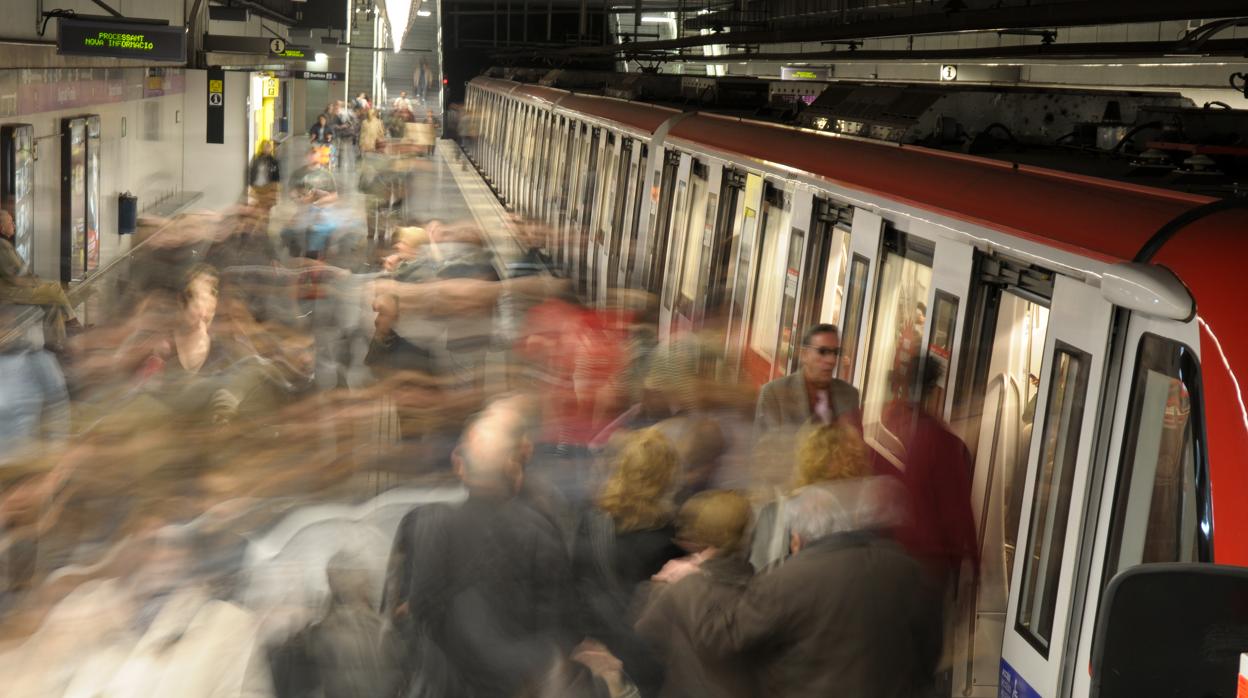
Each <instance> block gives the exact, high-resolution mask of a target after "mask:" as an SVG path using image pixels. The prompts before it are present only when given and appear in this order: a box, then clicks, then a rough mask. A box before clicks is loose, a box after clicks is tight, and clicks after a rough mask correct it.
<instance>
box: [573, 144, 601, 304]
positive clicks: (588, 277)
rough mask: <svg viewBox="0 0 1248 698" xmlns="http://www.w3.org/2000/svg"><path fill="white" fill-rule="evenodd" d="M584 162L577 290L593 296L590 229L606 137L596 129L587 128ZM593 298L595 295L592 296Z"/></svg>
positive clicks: (575, 229)
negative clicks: (603, 138)
mask: <svg viewBox="0 0 1248 698" xmlns="http://www.w3.org/2000/svg"><path fill="white" fill-rule="evenodd" d="M584 135H585V143H584V147H585V151H584V152H585V158H584V159H583V160H582V161H581V163H582V166H583V167H584V168H585V177H584V180H583V181H584V184H583V185H582V189H581V199H580V201H578V202H577V207H578V208H579V209H580V217H579V218H578V219H577V223H576V225H574V226H573V227H572V232H573V234H574V235H575V236H576V258H577V268H578V270H579V271H578V274H577V290H579V291H580V292H581V293H582V294H590V293H591V292H592V289H591V285H592V284H593V282H594V275H593V268H592V266H591V265H592V264H593V257H592V256H591V255H590V247H589V243H590V225H591V224H592V220H593V218H594V201H595V195H596V194H597V191H598V182H599V179H598V175H599V172H598V170H599V168H600V164H599V161H600V160H601V157H600V156H601V152H600V151H601V145H600V143H601V140H602V136H603V132H602V129H600V128H598V127H596V126H590V127H587V128H586V130H585V134H584ZM590 297H591V298H592V295H591V296H590Z"/></svg>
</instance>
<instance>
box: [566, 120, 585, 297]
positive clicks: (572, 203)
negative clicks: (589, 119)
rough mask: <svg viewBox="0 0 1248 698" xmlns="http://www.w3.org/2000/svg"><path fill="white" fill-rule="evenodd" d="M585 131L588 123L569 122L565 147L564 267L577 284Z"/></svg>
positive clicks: (580, 262)
mask: <svg viewBox="0 0 1248 698" xmlns="http://www.w3.org/2000/svg"><path fill="white" fill-rule="evenodd" d="M589 130H590V127H589V125H588V124H586V123H584V122H581V123H576V124H573V127H572V147H571V149H570V150H569V152H570V153H571V156H572V157H571V160H570V161H569V162H568V173H569V176H570V178H571V179H570V186H569V187H568V207H567V208H568V215H567V219H566V220H565V222H564V226H563V229H564V230H563V236H564V247H565V248H566V249H567V255H568V265H567V266H568V269H569V271H570V272H571V274H572V279H573V280H574V281H576V283H577V285H578V287H579V285H580V281H579V277H580V275H581V274H583V273H584V264H583V262H582V261H581V256H580V254H579V249H580V239H581V234H580V226H581V217H582V216H583V215H584V199H585V189H586V187H588V186H589V185H588V180H589V169H588V167H587V163H588V162H589Z"/></svg>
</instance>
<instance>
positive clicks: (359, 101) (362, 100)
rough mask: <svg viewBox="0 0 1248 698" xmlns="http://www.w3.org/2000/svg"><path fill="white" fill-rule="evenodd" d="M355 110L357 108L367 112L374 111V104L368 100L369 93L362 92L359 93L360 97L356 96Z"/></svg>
mask: <svg viewBox="0 0 1248 698" xmlns="http://www.w3.org/2000/svg"><path fill="white" fill-rule="evenodd" d="M355 108H356V109H363V110H365V111H371V110H372V108H373V104H372V102H370V101H369V100H368V93H367V92H361V93H359V94H358V95H356V96H355Z"/></svg>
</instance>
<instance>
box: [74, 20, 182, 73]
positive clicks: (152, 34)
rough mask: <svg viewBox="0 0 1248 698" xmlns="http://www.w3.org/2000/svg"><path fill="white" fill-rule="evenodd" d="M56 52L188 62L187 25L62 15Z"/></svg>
mask: <svg viewBox="0 0 1248 698" xmlns="http://www.w3.org/2000/svg"><path fill="white" fill-rule="evenodd" d="M56 52H57V53H58V54H60V55H62V56H97V57H106V58H135V59H139V60H144V61H169V62H172V63H185V62H186V27H171V26H169V25H167V24H148V23H143V22H108V21H103V20H95V19H92V20H86V19H74V18H71V17H61V18H59V19H58V20H57V25H56Z"/></svg>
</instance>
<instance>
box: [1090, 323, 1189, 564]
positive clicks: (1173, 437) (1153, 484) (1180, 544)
mask: <svg viewBox="0 0 1248 698" xmlns="http://www.w3.org/2000/svg"><path fill="white" fill-rule="evenodd" d="M1198 371H1199V369H1198V365H1197V362H1196V357H1195V355H1194V354H1193V353H1192V351H1191V350H1190V349H1188V348H1187V347H1185V346H1183V345H1182V344H1179V343H1178V342H1174V341H1172V340H1169V339H1163V338H1161V337H1158V336H1157V335H1152V334H1147V335H1144V336H1143V337H1142V338H1141V339H1140V347H1139V356H1138V359H1137V363H1136V369H1135V377H1134V379H1133V381H1132V386H1131V400H1130V402H1129V403H1127V404H1128V405H1129V406H1130V407H1129V410H1130V412H1129V413H1128V417H1127V431H1126V434H1125V436H1124V438H1123V453H1122V466H1121V470H1120V471H1119V474H1118V488H1117V493H1116V495H1115V501H1114V514H1113V519H1112V523H1111V524H1110V531H1109V549H1108V550H1109V552H1108V559H1107V560H1106V564H1105V574H1104V576H1103V577H1102V579H1103V580H1104V581H1103V582H1102V583H1103V584H1104V583H1107V582H1108V581H1109V580H1110V579H1111V578H1113V576H1114V575H1115V574H1116V573H1117V572H1118V571H1119V570H1123V569H1126V568H1128V567H1131V566H1132V565H1138V564H1142V563H1146V562H1194V561H1197V560H1200V559H1208V547H1209V546H1208V539H1207V538H1206V537H1202V534H1201V531H1202V526H1201V523H1202V520H1203V519H1204V518H1205V517H1204V511H1205V506H1204V505H1203V503H1202V500H1203V499H1204V497H1203V496H1202V493H1203V491H1204V486H1203V481H1204V447H1203V443H1202V436H1203V433H1204V429H1203V424H1202V421H1201V418H1200V413H1199V404H1200V400H1199V399H1198V396H1199V395H1200V385H1199V382H1198ZM1194 407H1196V408H1197V409H1193V408H1194Z"/></svg>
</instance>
